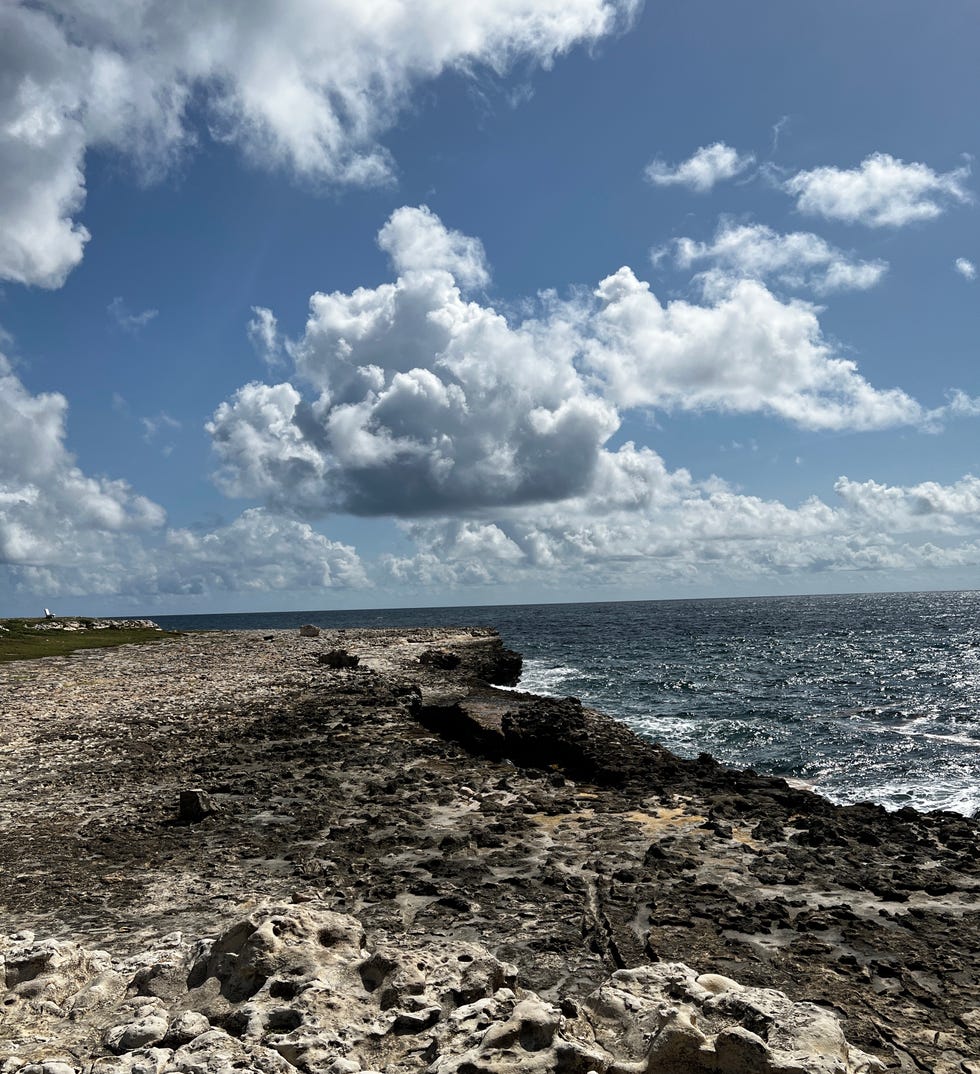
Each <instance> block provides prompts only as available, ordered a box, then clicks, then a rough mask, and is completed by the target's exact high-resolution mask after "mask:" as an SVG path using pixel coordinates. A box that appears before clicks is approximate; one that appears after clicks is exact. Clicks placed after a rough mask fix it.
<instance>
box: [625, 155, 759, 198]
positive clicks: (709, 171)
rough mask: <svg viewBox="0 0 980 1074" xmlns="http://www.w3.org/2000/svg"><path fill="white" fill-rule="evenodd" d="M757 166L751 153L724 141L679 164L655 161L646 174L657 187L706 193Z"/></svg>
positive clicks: (648, 179) (647, 168) (649, 180)
mask: <svg viewBox="0 0 980 1074" xmlns="http://www.w3.org/2000/svg"><path fill="white" fill-rule="evenodd" d="M754 163H755V157H754V156H753V155H752V154H751V153H739V152H738V151H737V150H736V149H733V148H732V147H731V146H730V145H725V143H724V142H715V143H714V144H713V145H703V146H701V148H700V149H698V150H697V152H696V153H694V155H693V156H691V157H689V158H688V159H687V160H685V161H682V162H681V163H680V164H677V165H670V164H666V163H665V162H664V161H662V160H654V161H652V162H651V163H650V164H648V165H647V167H646V171H645V172H644V173H643V174H644V175H645V176H646V179H647V181H648V182H650V183H653V184H654V186H686V187H688V188H689V189H691V190H695V191H697V192H698V193H699V194H704V193H706V192H707V191H709V190H710V189H711V188H712V187H713V186H715V185H716V184H717V183H720V182H723V181H724V180H726V179H734V178H735V176H736V175H741V174H742V172H744V171H746V170H747V169H748V168H751V167H752V165H753V164H754Z"/></svg>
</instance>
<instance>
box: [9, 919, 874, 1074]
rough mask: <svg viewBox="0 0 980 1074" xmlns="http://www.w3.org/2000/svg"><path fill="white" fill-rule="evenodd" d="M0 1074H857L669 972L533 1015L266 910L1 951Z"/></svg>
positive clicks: (444, 948)
mask: <svg viewBox="0 0 980 1074" xmlns="http://www.w3.org/2000/svg"><path fill="white" fill-rule="evenodd" d="M0 954H2V961H0V1005H2V1009H3V1011H4V1014H3V1019H2V1023H0V1025H2V1028H0V1049H6V1051H7V1052H8V1053H9V1054H8V1056H7V1058H6V1061H5V1062H3V1063H0V1071H2V1074H15V1072H17V1074H62V1072H65V1074H66V1072H67V1071H71V1072H72V1074H82V1072H83V1071H93V1072H94V1071H98V1072H99V1074H145V1072H147V1071H151V1072H153V1074H169V1072H174V1074H204V1072H214V1074H225V1072H228V1074H232V1072H233V1071H240V1070H242V1069H246V1070H251V1071H261V1072H263V1074H284V1072H286V1071H292V1070H300V1071H304V1072H309V1074H313V1072H316V1071H334V1072H338V1074H339V1072H343V1074H354V1072H356V1071H391V1072H401V1071H404V1072H409V1071H427V1072H428V1074H501V1072H505V1071H521V1072H527V1071H537V1072H540V1074H574V1072H581V1074H586V1072H587V1071H595V1072H597V1074H646V1072H650V1074H655V1072H663V1074H867V1072H870V1071H872V1070H876V1069H879V1068H880V1067H881V1064H880V1063H879V1062H878V1061H877V1060H876V1059H874V1058H872V1057H871V1056H868V1055H865V1054H864V1053H862V1052H861V1051H859V1050H858V1049H855V1048H852V1047H851V1046H850V1045H848V1043H847V1041H846V1040H845V1038H844V1034H843V1032H842V1030H841V1027H840V1024H839V1022H838V1020H837V1019H836V1018H835V1017H834V1015H833V1014H831V1013H829V1012H828V1011H825V1010H821V1009H820V1008H817V1007H815V1006H813V1005H812V1004H805V1003H793V1002H791V1001H790V1000H789V999H788V998H787V997H786V996H785V995H783V994H782V993H780V992H776V991H774V990H772V989H757V988H743V987H742V986H741V985H739V984H737V983H736V982H734V981H732V980H730V979H728V978H726V977H721V976H718V975H716V974H702V975H698V974H697V973H696V972H695V971H694V970H692V969H690V968H689V967H687V966H685V965H682V964H679V963H670V964H660V965H654V966H642V967H639V968H637V969H635V970H629V971H625V970H624V971H620V972H618V973H615V974H614V975H613V976H612V977H610V978H609V979H608V980H606V981H605V982H603V984H602V985H601V986H600V987H599V988H598V989H596V990H595V991H594V992H593V993H592V994H591V995H589V996H588V997H587V998H586V999H585V1000H584V1001H583V1002H582V1003H581V1004H575V1003H566V1004H564V1005H562V1006H559V1005H556V1004H553V1003H549V1002H547V1001H545V1000H543V999H542V998H541V997H540V996H537V995H535V994H534V992H532V991H529V990H527V989H525V988H522V987H521V985H520V984H519V973H518V970H517V969H516V968H515V967H514V966H512V965H508V964H507V963H504V962H501V961H500V960H499V959H497V958H495V957H494V956H493V955H491V954H490V953H489V952H488V951H486V950H485V949H484V948H482V947H480V946H478V945H475V944H468V943H460V942H453V941H449V940H435V941H434V942H426V943H419V942H418V941H415V942H413V943H409V944H399V945H397V946H394V945H374V944H370V943H369V942H368V939H367V937H366V935H365V931H364V929H363V927H362V925H361V923H360V922H359V921H358V920H357V919H356V918H354V917H351V916H349V915H345V914H338V913H334V912H332V911H330V910H325V909H323V908H322V907H319V906H316V905H305V906H291V905H286V906H263V907H259V908H257V909H255V910H253V911H252V912H251V913H250V914H248V915H247V916H245V917H244V918H241V919H239V920H237V921H234V922H233V923H232V924H231V925H230V927H229V928H227V929H226V930H225V931H224V932H223V933H222V934H221V935H220V936H218V937H217V938H216V939H211V940H197V941H188V940H186V939H183V938H178V937H173V938H171V940H170V943H169V944H167V942H166V941H164V943H163V944H162V945H161V946H160V947H158V948H157V949H156V950H153V951H149V952H145V953H143V954H141V955H138V956H136V957H132V956H131V957H129V958H125V959H113V958H111V957H110V956H109V955H108V954H106V953H105V952H102V951H90V950H86V949H84V948H82V947H81V946H80V945H78V944H77V943H57V942H52V941H40V942H37V941H35V940H34V938H33V937H32V936H31V935H30V934H22V935H21V936H19V937H15V938H12V939H10V940H7V941H6V942H5V943H4V944H3V945H2V946H0Z"/></svg>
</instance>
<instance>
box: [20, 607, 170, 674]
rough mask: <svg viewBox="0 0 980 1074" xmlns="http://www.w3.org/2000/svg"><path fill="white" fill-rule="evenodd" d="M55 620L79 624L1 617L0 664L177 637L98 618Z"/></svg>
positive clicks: (56, 620)
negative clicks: (47, 626)
mask: <svg viewBox="0 0 980 1074" xmlns="http://www.w3.org/2000/svg"><path fill="white" fill-rule="evenodd" d="M51 621H52V622H55V623H62V624H66V623H72V624H73V623H78V624H79V626H80V627H81V628H82V629H80V630H35V629H34V628H35V625H36V624H37V623H43V622H44V620H43V619H0V627H3V628H4V629H2V630H0V664H3V663H8V662H9V661H11V660H37V659H38V658H39V657H42V656H64V655H65V654H66V653H70V652H73V651H74V650H76V649H105V648H108V647H109V646H113V645H143V644H145V643H147V642H151V641H163V640H164V639H170V638H177V637H180V635H179V634H178V633H171V632H168V631H163V630H148V629H146V628H137V629H130V628H126V627H101V628H97V627H96V626H95V624H96V623H97V622H98V620H95V619H87V618H83V617H80V618H77V619H73V618H64V619H61V618H59V619H54V620H51Z"/></svg>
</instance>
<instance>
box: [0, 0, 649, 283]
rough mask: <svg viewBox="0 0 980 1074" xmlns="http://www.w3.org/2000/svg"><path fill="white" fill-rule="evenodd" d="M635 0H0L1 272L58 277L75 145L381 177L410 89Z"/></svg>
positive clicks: (67, 232)
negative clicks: (240, 157) (234, 151)
mask: <svg viewBox="0 0 980 1074" xmlns="http://www.w3.org/2000/svg"><path fill="white" fill-rule="evenodd" d="M638 6H639V0H507V2H506V3H499V2H497V0H470V2H468V3H465V4H455V5H449V6H447V5H446V4H444V3H442V2H441V0H414V2H412V3H409V2H408V0H391V2H388V3H383V4H370V5H365V4H364V3H362V2H360V0H281V2H279V3H276V4H245V3H239V2H238V0H211V2H209V3H207V4H200V3H196V2H192V0H112V2H108V3H102V4H93V3H91V2H90V0H7V2H6V3H3V4H0V278H4V279H8V280H14V281H17V282H20V283H25V284H34V285H37V286H41V287H59V286H60V285H61V284H62V283H63V282H64V280H65V278H66V276H67V274H68V273H69V272H70V271H71V270H72V269H73V268H74V267H75V266H76V265H77V264H78V263H79V262H80V261H81V259H82V256H83V253H84V248H85V244H86V242H88V241H89V239H90V237H91V236H90V235H89V232H88V231H87V229H86V228H85V227H84V225H83V224H82V223H81V222H80V221H79V220H78V219H77V217H78V214H79V212H80V210H81V208H82V205H83V203H84V200H85V164H86V156H87V154H88V153H89V152H91V151H92V150H109V151H111V152H114V153H117V154H120V155H122V156H123V157H124V158H126V159H127V160H129V161H131V162H132V163H133V165H134V167H135V169H136V170H137V171H138V172H139V173H140V174H141V175H143V176H144V177H148V178H149V177H153V176H154V175H157V174H159V173H160V172H161V171H162V170H164V169H166V167H167V166H168V165H169V164H170V163H171V162H172V160H173V159H174V157H176V156H178V155H180V154H181V153H184V152H186V151H188V150H189V149H190V148H191V147H192V146H193V144H194V143H195V141H197V140H198V139H199V138H201V137H203V136H204V132H205V131H206V132H207V134H208V135H209V136H210V137H213V138H216V139H218V140H220V141H224V142H230V143H234V144H235V145H237V146H238V147H239V148H240V149H241V151H242V152H243V153H244V154H245V155H246V156H247V157H248V158H250V159H251V160H252V161H254V162H255V163H258V164H260V165H262V166H265V167H282V168H285V169H287V170H289V171H291V172H293V173H295V174H297V175H299V176H302V177H306V178H308V179H311V180H314V181H317V182H328V183H338V184H359V185H363V184H370V183H379V182H385V181H388V180H390V179H391V177H392V174H393V164H392V161H391V160H390V158H389V154H388V152H387V151H386V150H385V148H384V146H383V145H382V144H381V142H380V140H379V139H380V138H381V137H382V135H383V134H384V132H385V131H386V130H387V129H388V128H389V127H390V125H391V124H392V123H393V122H394V120H395V118H396V117H397V115H398V114H399V112H400V111H401V110H402V109H403V108H404V107H405V104H406V101H407V100H408V97H409V94H410V93H411V91H412V89H413V87H414V86H415V85H416V84H418V83H419V82H421V81H425V80H429V79H433V78H436V77H437V76H438V75H439V74H440V73H441V72H443V71H446V70H450V69H454V70H462V71H466V70H470V69H475V68H479V67H484V68H489V69H491V70H493V71H495V72H497V73H503V72H505V71H506V70H507V69H508V68H509V67H510V66H511V65H512V64H513V63H515V62H516V61H518V60H524V61H529V62H532V63H536V64H538V65H540V66H543V67H547V66H549V65H550V64H551V63H552V62H553V60H554V59H555V58H556V57H557V56H558V55H560V54H561V53H563V52H566V51H567V50H568V49H570V48H572V47H574V46H575V45H577V44H580V43H583V42H584V43H589V42H594V41H596V40H597V39H599V38H600V37H602V36H604V35H606V34H608V33H610V32H612V31H614V30H615V29H617V28H621V27H623V26H626V25H628V23H629V22H630V20H631V19H632V17H633V15H634V14H635V12H636V10H637V9H638Z"/></svg>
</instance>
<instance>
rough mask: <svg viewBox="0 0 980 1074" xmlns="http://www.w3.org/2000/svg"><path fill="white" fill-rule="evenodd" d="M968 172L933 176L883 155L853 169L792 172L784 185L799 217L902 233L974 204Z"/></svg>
mask: <svg viewBox="0 0 980 1074" xmlns="http://www.w3.org/2000/svg"><path fill="white" fill-rule="evenodd" d="M969 174H970V169H969V168H967V167H962V168H956V169H954V170H953V171H949V172H936V171H934V170H933V169H932V168H930V167H929V166H928V165H927V164H921V163H916V162H912V163H906V162H905V161H902V160H898V159H897V158H896V157H893V156H891V155H890V154H888V153H872V154H871V155H870V156H869V157H867V158H865V160H863V161H862V162H861V164H860V165H859V166H858V167H857V168H836V167H822V168H814V169H812V170H810V171H801V172H797V173H796V175H794V176H791V177H790V178H789V179H787V180H786V181H785V183H784V189H785V190H786V191H787V192H788V193H790V194H792V195H794V196H795V198H796V207H797V208H798V209H799V210H800V212H804V213H808V214H810V215H812V216H822V217H825V218H826V219H828V220H842V221H843V222H844V223H847V224H864V225H865V226H867V227H903V226H904V225H906V224H911V223H915V222H916V221H920V220H932V219H934V218H935V217H937V216H940V215H941V214H942V213H944V212H945V211H946V210H947V209H948V208H949V207H950V206H951V205H955V204H965V203H968V202H970V201H972V200H973V197H972V194H971V193H970V191H969V189H968V188H967V186H966V180H967V178H968V177H969Z"/></svg>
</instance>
